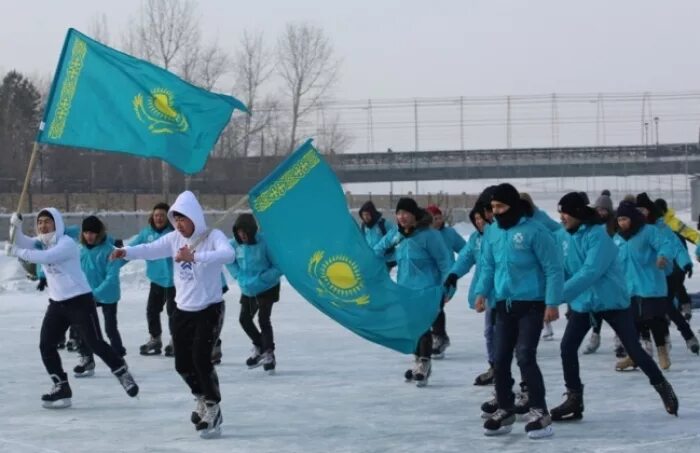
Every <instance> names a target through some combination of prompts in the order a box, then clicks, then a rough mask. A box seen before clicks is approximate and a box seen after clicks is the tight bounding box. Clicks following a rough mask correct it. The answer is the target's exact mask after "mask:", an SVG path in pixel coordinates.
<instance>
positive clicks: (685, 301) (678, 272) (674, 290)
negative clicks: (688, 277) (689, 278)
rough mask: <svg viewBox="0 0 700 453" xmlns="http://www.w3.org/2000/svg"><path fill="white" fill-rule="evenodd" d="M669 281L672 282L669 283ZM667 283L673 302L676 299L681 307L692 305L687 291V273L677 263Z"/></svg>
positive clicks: (674, 264)
mask: <svg viewBox="0 0 700 453" xmlns="http://www.w3.org/2000/svg"><path fill="white" fill-rule="evenodd" d="M669 279H670V280H671V282H669ZM666 282H667V283H668V289H669V291H668V292H669V297H670V298H671V300H673V298H674V297H675V298H676V299H678V305H679V306H683V305H690V304H691V303H692V301H691V300H690V296H689V295H688V291H687V290H686V289H685V272H684V271H683V269H681V268H680V267H678V264H676V263H675V262H674V263H673V272H672V273H671V275H670V276H669V277H668V278H667V279H666Z"/></svg>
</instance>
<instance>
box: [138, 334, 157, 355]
mask: <svg viewBox="0 0 700 453" xmlns="http://www.w3.org/2000/svg"><path fill="white" fill-rule="evenodd" d="M161 349H163V342H162V341H160V337H151V339H150V340H148V342H146V344H142V345H141V347H140V348H139V352H140V353H141V355H159V354H160V352H161Z"/></svg>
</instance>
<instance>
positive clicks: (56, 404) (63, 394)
mask: <svg viewBox="0 0 700 453" xmlns="http://www.w3.org/2000/svg"><path fill="white" fill-rule="evenodd" d="M51 380H52V381H53V387H52V388H51V390H50V391H49V393H46V394H44V395H41V401H42V404H41V405H42V406H43V407H45V408H46V409H65V408H67V407H70V405H71V400H70V399H71V398H72V397H73V392H72V391H71V389H70V385H68V381H67V380H64V379H61V378H60V377H58V376H57V375H55V374H52V375H51Z"/></svg>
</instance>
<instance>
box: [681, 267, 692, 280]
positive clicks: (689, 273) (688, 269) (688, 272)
mask: <svg viewBox="0 0 700 453" xmlns="http://www.w3.org/2000/svg"><path fill="white" fill-rule="evenodd" d="M683 271H684V272H685V276H686V277H687V278H690V277H692V276H693V265H692V264H686V265H685V267H684V268H683Z"/></svg>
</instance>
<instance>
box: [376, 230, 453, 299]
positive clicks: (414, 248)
mask: <svg viewBox="0 0 700 453" xmlns="http://www.w3.org/2000/svg"><path fill="white" fill-rule="evenodd" d="M391 247H395V250H396V264H397V283H398V284H399V285H401V286H405V287H407V288H412V289H425V288H430V287H432V286H441V285H442V284H443V282H444V281H445V278H447V275H448V274H449V273H450V268H451V267H452V263H453V260H454V259H453V256H454V255H453V254H452V252H450V251H449V250H448V249H447V246H446V245H445V241H443V239H442V237H441V236H440V233H438V231H437V230H435V229H433V228H431V227H430V226H427V225H423V226H419V227H418V228H417V229H416V230H414V231H413V232H412V233H411V234H409V235H408V236H404V235H403V234H402V233H401V232H400V231H399V230H398V229H397V230H396V231H394V232H393V233H392V234H387V235H386V236H384V238H382V240H381V241H379V243H377V245H375V247H374V251H375V253H376V254H377V256H379V257H383V256H384V252H385V251H386V250H387V249H389V248H391Z"/></svg>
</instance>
